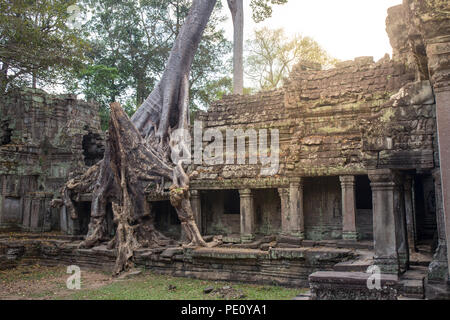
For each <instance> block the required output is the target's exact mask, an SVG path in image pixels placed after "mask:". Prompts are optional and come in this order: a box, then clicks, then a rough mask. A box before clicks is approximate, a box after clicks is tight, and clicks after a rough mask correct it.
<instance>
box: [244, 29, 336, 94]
mask: <svg viewBox="0 0 450 320" xmlns="http://www.w3.org/2000/svg"><path fill="white" fill-rule="evenodd" d="M247 45H248V56H247V61H246V63H247V72H246V73H247V75H248V76H249V78H250V79H252V80H253V81H254V82H255V83H256V84H257V86H258V88H257V89H260V90H269V89H275V88H278V87H280V86H281V85H282V83H283V79H284V78H286V77H287V76H288V75H289V73H290V72H291V69H292V67H293V66H294V65H295V64H297V63H298V62H299V61H301V60H306V61H310V62H315V63H319V64H321V65H323V66H331V65H333V64H335V63H336V62H337V60H336V59H333V58H332V57H330V56H329V55H328V53H327V52H326V51H325V50H324V49H322V48H321V47H320V45H319V44H318V43H317V42H316V41H314V40H313V39H312V38H310V37H302V36H300V35H295V36H293V37H291V38H289V37H287V36H286V35H285V33H284V31H283V29H276V30H271V29H269V28H267V27H264V28H261V29H259V30H255V32H254V36H253V39H250V40H248V41H247Z"/></svg>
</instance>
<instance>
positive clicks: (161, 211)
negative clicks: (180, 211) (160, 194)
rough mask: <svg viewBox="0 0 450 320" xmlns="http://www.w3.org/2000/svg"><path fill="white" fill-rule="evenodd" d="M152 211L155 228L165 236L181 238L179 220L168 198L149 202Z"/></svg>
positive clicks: (175, 238)
mask: <svg viewBox="0 0 450 320" xmlns="http://www.w3.org/2000/svg"><path fill="white" fill-rule="evenodd" d="M151 206H152V212H153V215H154V217H155V227H156V229H157V230H158V231H159V232H161V233H162V234H164V235H165V236H167V237H169V238H171V239H174V240H180V239H181V222H180V220H179V219H178V215H177V212H176V210H175V208H174V207H173V206H172V205H171V203H170V201H169V200H166V201H156V202H152V203H151Z"/></svg>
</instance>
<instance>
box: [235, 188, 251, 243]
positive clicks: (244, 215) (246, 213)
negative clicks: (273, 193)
mask: <svg viewBox="0 0 450 320" xmlns="http://www.w3.org/2000/svg"><path fill="white" fill-rule="evenodd" d="M239 196H240V211H241V241H242V242H248V241H251V240H253V238H254V235H253V232H254V225H255V209H254V205H253V194H252V190H251V189H242V190H239Z"/></svg>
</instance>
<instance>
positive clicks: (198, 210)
mask: <svg viewBox="0 0 450 320" xmlns="http://www.w3.org/2000/svg"><path fill="white" fill-rule="evenodd" d="M191 207H192V213H193V214H194V219H195V223H196V224H197V227H198V230H199V231H200V234H203V226H202V202H201V197H200V191H198V190H191Z"/></svg>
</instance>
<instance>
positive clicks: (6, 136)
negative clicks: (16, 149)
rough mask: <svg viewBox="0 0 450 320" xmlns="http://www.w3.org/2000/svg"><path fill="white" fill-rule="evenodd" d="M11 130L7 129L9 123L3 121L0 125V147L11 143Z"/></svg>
mask: <svg viewBox="0 0 450 320" xmlns="http://www.w3.org/2000/svg"><path fill="white" fill-rule="evenodd" d="M11 137H12V129H10V128H9V123H8V122H6V121H4V122H2V123H1V124H0V146H3V145H7V144H10V143H11Z"/></svg>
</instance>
